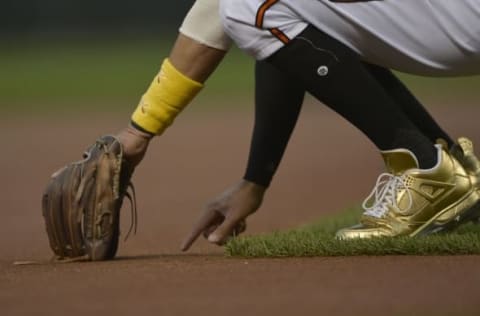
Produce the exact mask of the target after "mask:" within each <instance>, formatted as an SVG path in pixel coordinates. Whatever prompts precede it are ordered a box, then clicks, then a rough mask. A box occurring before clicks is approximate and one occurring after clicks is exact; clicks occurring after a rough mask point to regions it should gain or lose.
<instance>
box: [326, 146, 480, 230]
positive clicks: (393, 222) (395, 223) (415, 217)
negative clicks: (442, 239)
mask: <svg viewBox="0 0 480 316" xmlns="http://www.w3.org/2000/svg"><path fill="white" fill-rule="evenodd" d="M436 147H437V152H438V163H437V165H436V166H435V167H433V168H431V169H419V167H418V161H417V158H416V157H415V156H414V154H413V153H412V152H411V151H409V150H406V149H396V150H389V151H384V152H382V156H383V159H384V161H385V165H386V169H387V171H388V173H382V174H381V175H380V176H379V177H378V179H377V183H376V185H375V188H374V189H373V190H372V192H371V193H370V195H369V196H368V197H367V198H366V199H365V201H364V202H363V208H364V210H365V211H364V213H363V215H362V217H361V220H360V224H359V225H355V226H353V227H349V228H344V229H341V230H339V231H338V232H337V235H336V237H337V238H339V239H356V238H371V237H394V236H405V235H406V236H411V237H413V236H419V235H426V234H431V233H435V232H439V231H442V230H445V229H447V228H449V227H451V226H453V225H455V224H456V223H457V222H459V221H461V220H462V218H463V217H467V216H470V213H471V212H472V210H474V209H475V207H474V206H475V205H476V203H477V202H478V201H479V200H480V196H479V194H478V192H477V190H476V187H474V186H473V185H472V182H471V180H470V176H469V174H468V173H467V172H466V171H465V169H464V168H463V167H462V166H461V165H460V163H459V162H458V161H457V160H456V159H455V158H453V157H452V156H451V155H450V154H449V153H447V152H446V151H444V150H443V149H442V146H441V145H436Z"/></svg>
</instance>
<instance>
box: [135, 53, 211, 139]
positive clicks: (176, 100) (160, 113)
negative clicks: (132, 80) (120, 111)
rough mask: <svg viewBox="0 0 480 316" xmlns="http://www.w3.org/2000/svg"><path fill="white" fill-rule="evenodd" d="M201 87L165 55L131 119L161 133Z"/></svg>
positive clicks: (142, 126)
mask: <svg viewBox="0 0 480 316" xmlns="http://www.w3.org/2000/svg"><path fill="white" fill-rule="evenodd" d="M202 88H203V84H201V83H200V82H197V81H195V80H192V79H190V78H188V77H187V76H185V75H184V74H182V73H181V72H180V71H178V70H177V69H176V68H175V67H174V66H173V65H172V63H171V62H170V60H169V59H165V60H164V61H163V64H162V67H161V68H160V72H159V73H158V75H157V76H156V77H155V78H154V79H153V81H152V83H151V84H150V87H149V88H148V90H147V91H146V92H145V94H144V95H143V97H142V99H141V100H140V104H139V105H138V106H137V109H136V110H135V112H133V115H132V121H133V122H134V123H135V124H136V125H138V126H140V127H141V128H143V129H144V130H145V131H147V132H149V133H152V134H156V135H160V134H162V133H163V131H164V130H165V129H166V128H167V127H168V126H169V125H170V124H172V122H173V120H174V119H175V117H176V116H177V115H178V113H180V112H181V111H182V110H183V109H184V108H185V107H186V106H187V105H188V104H189V103H190V101H192V99H193V98H194V97H195V96H196V95H197V93H198V92H199V91H200V90H201V89H202Z"/></svg>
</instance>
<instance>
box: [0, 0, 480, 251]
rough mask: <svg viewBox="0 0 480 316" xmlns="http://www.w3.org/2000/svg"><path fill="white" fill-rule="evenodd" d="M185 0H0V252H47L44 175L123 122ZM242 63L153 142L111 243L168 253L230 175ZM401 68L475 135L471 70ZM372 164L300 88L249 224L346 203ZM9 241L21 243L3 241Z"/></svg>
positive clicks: (248, 106) (297, 219)
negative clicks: (131, 206)
mask: <svg viewBox="0 0 480 316" xmlns="http://www.w3.org/2000/svg"><path fill="white" fill-rule="evenodd" d="M192 4H193V0H156V1H153V0H136V1H125V0H115V1H113V0H102V1H92V0H83V1H60V0H41V1H40V0H23V1H18V0H1V1H0V126H1V129H2V133H0V145H1V147H0V148H1V150H2V151H1V152H2V155H0V166H1V170H0V174H1V176H2V180H4V181H2V183H3V185H2V187H0V205H1V207H2V210H1V211H0V212H1V213H2V215H4V217H3V220H4V222H5V223H6V225H4V227H5V228H6V229H4V230H3V231H2V232H1V233H0V252H1V253H2V256H3V258H12V257H15V258H22V257H27V258H28V257H30V256H38V257H48V256H49V255H50V250H49V249H48V246H47V245H48V244H47V241H46V239H45V238H46V235H45V234H44V225H43V222H42V221H43V219H42V217H41V216H40V205H39V202H40V197H41V195H42V192H43V189H44V186H45V184H46V182H47V180H48V179H49V177H50V175H51V173H52V172H53V171H55V170H57V169H58V168H59V167H60V166H62V165H64V164H65V163H67V162H70V161H74V160H77V159H79V158H80V157H81V153H82V151H83V149H84V148H86V146H88V145H89V144H91V143H92V141H93V140H95V139H96V138H97V137H98V136H100V135H102V134H105V133H114V132H115V131H118V130H119V129H121V128H123V127H125V126H126V124H127V123H128V121H129V118H130V114H131V112H132V111H133V109H134V108H135V107H136V105H137V103H138V100H139V99H140V96H141V95H142V94H143V92H144V91H145V90H146V88H147V86H148V85H149V84H150V81H151V80H152V78H153V77H154V76H155V75H156V73H157V72H158V69H159V66H160V64H161V62H162V60H163V59H164V58H165V57H166V56H167V55H168V53H169V50H170V47H171V46H172V44H173V41H174V39H175V37H176V35H177V30H178V27H179V26H180V24H181V22H182V20H183V17H184V15H185V14H186V12H187V11H188V9H189V8H190V6H191V5H192ZM212 14H215V13H214V12H212ZM205 23H208V21H205ZM252 70H253V61H252V60H251V59H250V58H249V57H247V56H246V55H244V54H243V53H241V52H240V51H239V50H237V49H232V51H231V52H230V53H229V54H228V56H227V57H226V59H225V61H224V62H223V63H222V64H221V65H220V68H219V69H218V71H216V72H215V74H214V75H213V76H212V77H211V78H210V79H209V80H208V82H207V85H206V87H205V89H204V90H203V92H202V93H201V94H200V95H199V96H198V97H197V98H196V99H195V100H194V101H193V104H191V105H190V106H189V107H188V108H187V109H186V110H185V111H184V112H183V113H182V114H181V115H180V116H179V118H177V120H176V121H175V124H173V126H172V127H170V128H169V129H168V130H167V132H166V133H165V134H164V135H162V137H158V138H156V139H155V143H156V144H155V146H151V149H149V154H148V155H147V156H146V158H145V160H144V162H143V163H142V166H141V168H138V169H137V170H136V173H135V179H134V180H135V184H136V188H137V192H138V193H139V199H138V203H139V204H138V206H139V210H141V212H142V220H141V228H140V231H141V232H142V234H141V236H139V237H137V238H135V239H134V240H133V241H132V242H129V243H127V244H126V245H123V244H122V247H123V248H122V251H124V254H125V253H130V254H131V253H133V254H137V253H140V254H148V253H154V254H158V253H175V252H177V251H178V248H177V242H178V243H179V242H180V240H182V238H183V237H184V234H186V232H187V230H188V229H189V228H190V225H191V223H193V219H194V218H196V217H197V213H198V211H199V210H200V209H201V208H202V206H203V205H204V204H205V203H206V202H207V201H208V200H209V199H210V198H213V197H214V196H216V194H218V193H219V192H221V191H223V189H225V187H226V186H227V185H229V184H231V183H233V182H234V181H237V179H239V177H241V175H242V174H243V172H244V166H245V164H246V160H247V157H248V149H249V141H250V134H251V130H252V126H253V71H252ZM402 78H404V79H405V82H406V83H407V85H408V86H409V87H410V88H412V90H413V91H414V92H415V93H416V95H417V96H418V97H419V98H420V99H421V100H422V101H424V102H425V104H426V105H427V107H428V108H429V109H430V110H431V111H432V112H433V114H435V116H436V117H437V118H438V119H440V122H441V123H442V124H445V126H446V127H447V128H448V130H449V131H452V132H453V134H454V135H456V136H457V135H469V136H471V137H472V138H474V140H475V141H477V142H480V135H479V134H478V128H477V125H478V124H477V121H476V117H477V114H475V113H477V111H476V110H475V107H476V106H477V105H478V100H479V96H480V89H479V84H478V83H479V78H478V77H472V78H456V79H428V78H419V77H414V76H405V75H402ZM460 106H463V108H462V110H457V109H459V108H460ZM466 107H467V109H465V108H466ZM305 112H306V113H305ZM305 114H306V115H305ZM325 148H327V150H325ZM352 152H353V153H355V156H354V158H355V159H351V155H352ZM325 166H328V167H325ZM381 166H382V164H381V161H380V158H379V157H378V155H377V152H376V150H375V149H374V147H373V146H372V144H370V143H369V141H368V140H367V139H366V138H365V137H364V136H363V135H361V134H360V133H359V132H358V131H357V130H355V129H354V128H353V127H352V126H351V125H349V124H348V123H346V122H345V121H344V120H342V119H341V118H339V116H338V115H336V114H335V113H333V112H332V111H330V110H328V109H326V107H323V106H319V105H318V103H317V102H315V101H313V100H312V99H311V98H309V99H307V104H306V106H305V107H304V111H303V112H302V115H301V118H300V122H299V124H298V126H297V128H296V130H295V133H294V135H293V137H292V141H291V142H290V144H289V148H288V150H287V153H286V156H285V159H284V161H283V162H282V166H281V168H280V170H279V173H278V174H277V175H276V178H275V181H274V184H273V185H272V187H271V189H270V190H269V197H268V198H267V199H266V200H265V202H264V205H263V210H262V212H260V213H259V214H258V216H257V217H256V220H255V221H252V225H251V226H249V227H250V228H249V230H250V232H253V233H255V232H262V231H272V230H275V229H285V228H288V227H295V226H297V225H300V224H302V223H304V222H309V221H311V220H313V219H316V218H318V217H319V216H320V215H321V214H325V213H326V212H334V211H336V210H339V209H343V208H345V207H347V206H351V205H356V203H357V202H358V201H361V200H362V199H363V198H364V197H365V195H366V194H367V193H368V192H369V190H370V189H371V184H372V183H374V180H375V178H376V176H377V175H378V172H379V171H380V170H383V169H382V167H381ZM339 170H341V171H342V172H338V171H339ZM326 179H328V181H326ZM333 180H335V181H338V183H341V184H340V185H338V186H337V185H332V184H331V181H333ZM339 188H341V190H340V189H339ZM320 193H321V198H319V195H320ZM320 200H321V203H320ZM125 204H127V203H125ZM123 214H124V215H125V216H129V213H128V212H124V213H123ZM271 214H282V216H277V215H275V216H271ZM20 223H21V225H20ZM124 223H127V224H128V223H129V219H127V220H125V221H124ZM249 225H250V224H249ZM1 234H4V235H3V237H2V235H1ZM12 236H13V237H12ZM12 238H13V242H15V243H18V244H21V245H22V246H21V247H12V246H11V245H12ZM204 247H206V249H211V248H208V247H209V246H208V245H204ZM215 249H216V248H215ZM209 251H210V250H209ZM215 251H218V250H215ZM24 259H25V258H24Z"/></svg>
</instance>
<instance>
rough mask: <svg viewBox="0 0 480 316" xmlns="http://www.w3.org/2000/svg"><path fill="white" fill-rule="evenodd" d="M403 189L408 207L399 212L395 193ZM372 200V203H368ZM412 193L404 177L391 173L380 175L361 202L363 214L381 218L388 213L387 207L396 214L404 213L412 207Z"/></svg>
mask: <svg viewBox="0 0 480 316" xmlns="http://www.w3.org/2000/svg"><path fill="white" fill-rule="evenodd" d="M401 189H404V190H405V192H406V194H407V197H408V205H407V207H406V208H405V209H404V210H401V209H400V208H399V206H398V204H397V193H398V192H399V191H400V190H401ZM372 200H373V203H371V202H370V201H372ZM412 202H413V200H412V193H411V192H410V189H409V188H408V186H407V184H406V176H405V175H403V176H395V175H393V174H391V173H382V174H380V175H379V176H378V178H377V182H376V184H375V187H374V188H373V190H372V192H370V194H369V195H368V197H367V198H366V199H365V200H364V201H363V203H362V207H363V209H364V210H365V212H364V213H363V214H364V215H367V216H372V217H376V218H381V217H383V215H385V213H387V212H388V210H389V206H390V207H393V209H395V210H396V211H397V212H400V213H401V212H405V211H408V210H409V209H410V207H411V206H412Z"/></svg>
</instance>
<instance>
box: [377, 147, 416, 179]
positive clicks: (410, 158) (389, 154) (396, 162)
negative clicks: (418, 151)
mask: <svg viewBox="0 0 480 316" xmlns="http://www.w3.org/2000/svg"><path fill="white" fill-rule="evenodd" d="M382 157H383V160H384V161H385V166H386V168H387V171H388V172H389V173H391V174H394V175H399V174H401V173H403V172H405V171H406V170H409V169H417V168H418V161H417V158H416V157H415V155H414V154H413V153H412V152H411V151H410V150H408V149H395V150H388V151H382Z"/></svg>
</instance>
